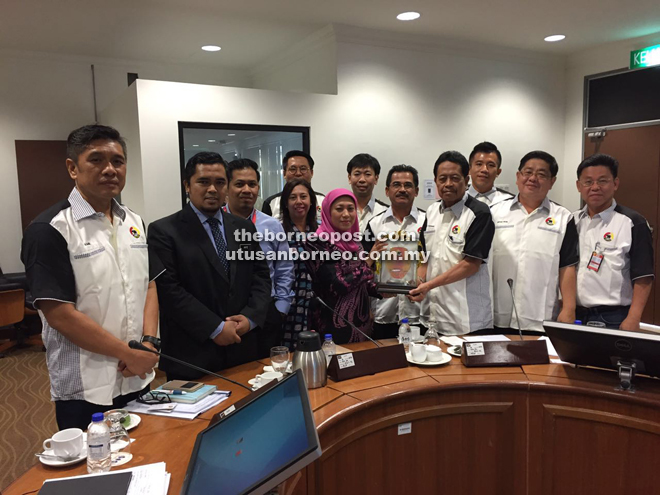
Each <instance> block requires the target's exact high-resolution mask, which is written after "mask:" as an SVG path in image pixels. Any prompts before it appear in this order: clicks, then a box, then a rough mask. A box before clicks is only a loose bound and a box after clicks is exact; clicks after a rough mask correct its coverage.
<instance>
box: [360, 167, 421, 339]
mask: <svg viewBox="0 0 660 495" xmlns="http://www.w3.org/2000/svg"><path fill="white" fill-rule="evenodd" d="M385 194H386V195H387V197H388V198H389V200H390V203H391V206H389V207H387V209H386V210H385V211H382V212H381V213H378V214H377V215H375V216H374V217H373V218H372V219H371V220H369V223H368V224H367V235H366V236H365V237H366V238H367V239H372V238H376V237H377V236H380V237H383V236H385V235H389V234H397V233H398V234H404V235H401V236H400V237H401V238H405V237H406V236H409V238H410V239H411V240H418V239H419V232H420V230H421V228H422V225H424V220H425V219H426V213H425V212H424V210H420V209H419V208H417V207H416V206H413V203H414V201H415V198H416V197H417V195H418V194H419V174H418V173H417V169H415V168H414V167H411V166H410V165H394V166H393V167H392V168H391V169H390V170H389V172H388V173H387V179H386V180H385ZM388 244H389V245H388ZM392 244H393V243H392V242H390V243H388V242H385V243H384V246H383V249H384V250H388V249H392V248H393V247H394V246H393V245H392ZM364 247H365V249H366V250H368V251H370V250H371V248H372V245H370V244H369V242H365V243H364ZM407 266H408V265H406V264H403V263H402V267H407ZM399 275H400V276H401V277H403V276H404V275H405V273H403V270H401V271H399V272H397V273H393V274H392V276H393V277H398V276H399ZM393 282H396V280H394V281H393ZM371 308H372V310H373V313H374V338H375V339H392V338H395V337H396V336H397V335H398V331H399V322H400V321H401V320H402V319H403V318H408V320H409V321H410V323H411V324H413V325H416V324H418V323H419V313H420V303H418V302H413V301H410V300H409V299H408V298H407V297H406V296H405V295H403V294H398V295H395V296H394V297H387V298H384V299H380V300H373V302H372V305H371Z"/></svg>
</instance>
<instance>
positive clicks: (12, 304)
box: [0, 289, 25, 327]
mask: <svg viewBox="0 0 660 495" xmlns="http://www.w3.org/2000/svg"><path fill="white" fill-rule="evenodd" d="M24 305H25V291H24V290H23V289H14V290H5V291H2V292H0V327H4V326H6V325H13V324H14V323H18V322H19V321H21V320H23V316H24V314H25V306H24Z"/></svg>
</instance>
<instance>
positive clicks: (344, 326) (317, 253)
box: [305, 189, 380, 344]
mask: <svg viewBox="0 0 660 495" xmlns="http://www.w3.org/2000/svg"><path fill="white" fill-rule="evenodd" d="M356 204H357V201H356V199H355V196H354V195H353V193H352V192H351V191H349V190H347V189H334V190H333V191H330V193H329V194H328V195H327V196H326V197H325V199H324V200H323V204H322V205H321V218H322V221H321V226H320V227H319V228H318V230H317V231H316V233H317V235H318V236H319V239H318V240H313V241H312V240H309V239H308V240H307V242H306V244H305V248H306V249H307V251H309V254H310V259H309V260H307V261H306V264H307V267H308V271H309V273H310V274H311V276H312V285H313V289H314V293H315V294H316V295H317V296H318V297H320V298H321V299H322V300H323V302H325V303H326V304H327V305H328V306H330V307H331V308H333V309H334V312H333V311H331V310H329V309H328V308H326V307H325V306H324V305H323V304H321V303H319V302H318V301H314V302H315V304H314V308H313V310H312V311H311V318H310V320H311V321H310V328H311V329H312V330H316V331H317V332H319V333H320V334H321V335H322V336H323V335H324V334H327V333H330V334H332V338H333V340H334V341H335V343H337V344H345V343H347V342H360V341H362V340H365V337H364V336H363V335H362V334H360V332H357V331H355V330H354V329H353V328H351V326H350V325H349V324H348V323H346V321H345V320H348V321H349V322H351V323H352V324H353V325H355V326H356V327H358V328H359V329H360V330H362V331H363V332H365V333H367V334H370V333H371V331H372V315H371V310H370V304H369V296H372V297H380V296H379V295H378V293H377V292H376V282H375V281H374V276H373V272H372V270H371V267H370V264H368V263H367V262H366V261H364V260H362V259H360V253H361V252H363V249H362V245H361V244H360V242H359V241H358V240H357V238H358V236H357V235H356V234H359V231H360V228H359V224H358V220H357V209H356ZM324 252H325V253H324ZM333 253H336V254H334V255H333ZM321 255H323V256H321Z"/></svg>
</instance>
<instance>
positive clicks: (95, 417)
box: [92, 413, 105, 423]
mask: <svg viewBox="0 0 660 495" xmlns="http://www.w3.org/2000/svg"><path fill="white" fill-rule="evenodd" d="M104 419H105V418H104V417H103V413H94V414H92V423H98V422H99V421H103V420H104Z"/></svg>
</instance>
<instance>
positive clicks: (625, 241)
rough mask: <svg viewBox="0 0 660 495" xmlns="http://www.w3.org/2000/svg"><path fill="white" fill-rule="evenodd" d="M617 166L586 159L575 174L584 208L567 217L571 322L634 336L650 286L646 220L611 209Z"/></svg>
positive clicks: (628, 211) (651, 275) (616, 206)
mask: <svg viewBox="0 0 660 495" xmlns="http://www.w3.org/2000/svg"><path fill="white" fill-rule="evenodd" d="M618 170H619V162H618V161H617V160H616V159H615V158H613V157H611V156H609V155H604V154H596V155H592V156H590V157H589V158H587V159H585V160H584V161H583V162H582V163H580V165H579V166H578V169H577V176H578V180H577V189H578V191H579V192H580V195H581V196H582V199H583V200H584V202H585V205H584V208H582V209H581V210H578V211H576V212H575V213H574V214H573V215H574V217H575V222H576V225H577V230H578V233H579V234H580V263H579V265H578V268H577V304H578V309H577V316H578V318H579V319H580V320H582V322H583V323H587V322H589V321H598V322H602V323H604V324H605V325H606V326H607V327H610V328H620V329H621V330H633V331H634V330H639V323H640V320H641V317H642V312H643V311H644V307H645V306H646V302H647V301H648V298H649V294H650V293H651V287H652V285H653V278H654V270H653V239H652V234H651V228H650V227H649V224H648V223H647V222H646V219H645V218H644V217H643V216H641V215H640V214H639V213H637V212H636V211H634V210H631V209H630V208H626V207H625V206H621V205H619V204H617V202H616V201H615V200H614V193H615V192H616V190H617V189H618V188H619V178H618V177H617V175H618Z"/></svg>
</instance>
